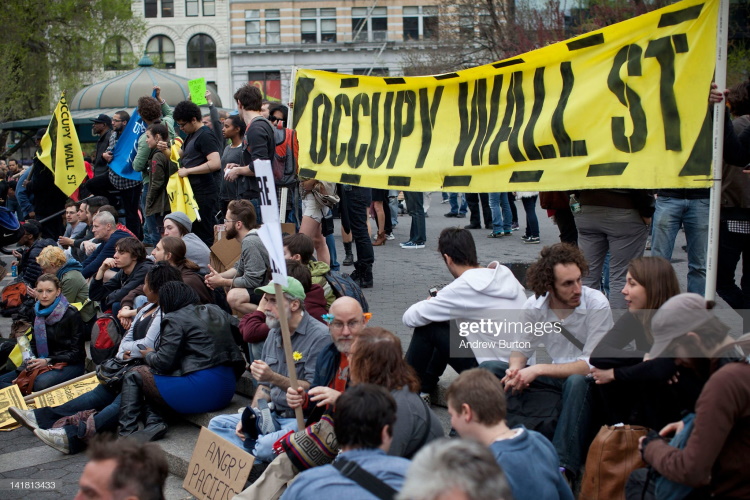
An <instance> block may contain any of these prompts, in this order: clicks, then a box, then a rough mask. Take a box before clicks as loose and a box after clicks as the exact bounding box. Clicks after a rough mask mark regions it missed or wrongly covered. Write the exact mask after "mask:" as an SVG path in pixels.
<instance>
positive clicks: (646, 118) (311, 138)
mask: <svg viewBox="0 0 750 500" xmlns="http://www.w3.org/2000/svg"><path fill="white" fill-rule="evenodd" d="M718 4H719V2H718V0H707V1H701V0H683V1H681V2H678V3H675V4H673V5H670V6H669V7H665V8H663V9H660V10H657V11H653V12H650V13H648V14H645V15H642V16H639V17H636V18H633V19H630V20H628V21H624V22H621V23H618V24H615V25H612V26H609V27H607V28H604V29H601V30H598V31H594V32H591V33H588V34H586V35H582V36H580V37H577V38H574V39H571V40H568V41H565V42H560V43H556V44H554V45H550V46H547V47H544V48H542V49H538V50H535V51H533V52H529V53H526V54H522V55H520V56H518V57H515V58H512V59H508V60H505V61H501V62H498V63H494V64H489V65H486V66H480V67H476V68H471V69H467V70H464V71H459V72H456V73H449V74H444V75H436V76H424V77H403V78H401V77H396V78H389V77H385V78H383V77H368V76H352V75H341V74H336V73H327V72H324V71H314V70H306V69H305V70H298V71H297V79H296V82H295V93H294V125H295V128H296V129H297V131H298V134H299V143H300V150H299V163H300V167H301V169H300V175H301V176H306V177H315V178H317V179H320V180H325V181H333V182H342V183H348V184H358V185H361V186H367V187H377V188H385V189H389V188H390V189H405V190H410V191H434V190H440V189H443V190H447V191H467V192H502V191H553V190H570V189H582V188H613V187H617V188H667V187H674V188H677V187H682V188H687V187H690V188H697V187H708V186H709V181H708V178H709V177H710V165H711V120H710V114H709V109H708V94H709V88H710V83H711V79H712V75H713V71H714V64H715V47H716V23H717V17H718Z"/></svg>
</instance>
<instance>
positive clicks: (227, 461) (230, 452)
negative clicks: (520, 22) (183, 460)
mask: <svg viewBox="0 0 750 500" xmlns="http://www.w3.org/2000/svg"><path fill="white" fill-rule="evenodd" d="M253 462H255V457H253V456H252V455H251V454H249V453H248V452H246V451H245V450H243V449H241V448H239V447H237V446H235V445H233V444H232V443H230V442H229V441H227V440H226V439H223V438H221V437H219V436H218V435H216V434H214V433H213V432H211V431H209V430H208V429H206V428H205V427H201V433H200V435H199V436H198V442H197V443H195V449H194V450H193V456H192V457H191V458H190V465H188V472H187V475H186V476H185V481H183V483H182V487H183V488H185V490H186V491H188V492H190V493H192V494H193V495H195V498H197V499H199V500H204V499H205V500H229V499H230V498H233V497H234V496H235V495H237V494H238V493H240V492H241V491H242V490H243V489H245V482H246V481H247V478H248V476H249V475H250V469H252V468H253Z"/></svg>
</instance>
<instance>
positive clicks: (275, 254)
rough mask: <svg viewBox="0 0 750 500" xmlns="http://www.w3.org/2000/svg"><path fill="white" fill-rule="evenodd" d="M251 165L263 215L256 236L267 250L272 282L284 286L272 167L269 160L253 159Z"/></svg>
mask: <svg viewBox="0 0 750 500" xmlns="http://www.w3.org/2000/svg"><path fill="white" fill-rule="evenodd" d="M253 165H254V166H255V178H256V179H258V185H259V186H260V213H261V216H262V217H263V226H261V228H260V229H259V230H258V236H260V240H261V241H262V242H263V244H264V245H265V246H266V250H268V257H269V259H270V261H271V274H272V276H273V282H274V283H278V284H279V285H281V286H286V284H287V279H286V260H285V259H284V242H283V240H282V238H281V221H280V220H279V202H278V200H277V199H276V184H275V183H274V180H273V169H272V167H271V162H270V161H269V160H255V162H254V163H253Z"/></svg>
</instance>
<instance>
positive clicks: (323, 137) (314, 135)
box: [310, 94, 332, 165]
mask: <svg viewBox="0 0 750 500" xmlns="http://www.w3.org/2000/svg"><path fill="white" fill-rule="evenodd" d="M321 106H323V123H320V117H319V116H318V115H319V111H318V109H319V108H320V107H321ZM331 107H332V106H331V100H330V99H329V98H328V96H327V95H325V94H318V95H317V96H316V97H315V99H313V103H312V113H313V114H312V132H311V133H310V159H311V160H312V162H313V163H315V164H318V165H319V164H321V163H323V162H324V161H325V159H326V156H327V155H328V124H329V123H330V122H331ZM318 133H320V141H318ZM318 143H320V149H319V150H318V149H316V147H317V145H318Z"/></svg>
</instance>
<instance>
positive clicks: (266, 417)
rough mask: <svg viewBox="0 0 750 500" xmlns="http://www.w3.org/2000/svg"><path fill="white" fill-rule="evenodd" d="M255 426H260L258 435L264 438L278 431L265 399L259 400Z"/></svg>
mask: <svg viewBox="0 0 750 500" xmlns="http://www.w3.org/2000/svg"><path fill="white" fill-rule="evenodd" d="M255 425H257V426H258V433H259V434H260V435H262V436H265V435H266V434H270V433H272V432H274V431H277V430H278V429H277V428H276V426H275V425H274V421H273V416H271V409H270V408H269V407H268V401H267V400H265V399H259V400H258V409H257V411H256V412H255Z"/></svg>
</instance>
